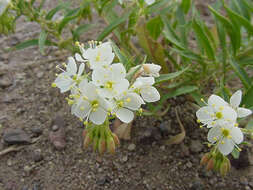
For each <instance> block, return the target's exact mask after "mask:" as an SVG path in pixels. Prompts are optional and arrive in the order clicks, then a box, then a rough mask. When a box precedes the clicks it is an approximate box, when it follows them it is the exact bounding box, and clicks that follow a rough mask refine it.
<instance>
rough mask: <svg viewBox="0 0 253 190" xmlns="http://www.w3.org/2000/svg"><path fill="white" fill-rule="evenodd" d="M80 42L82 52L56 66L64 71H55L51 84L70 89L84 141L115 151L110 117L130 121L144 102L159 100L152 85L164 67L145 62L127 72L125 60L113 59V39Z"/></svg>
mask: <svg viewBox="0 0 253 190" xmlns="http://www.w3.org/2000/svg"><path fill="white" fill-rule="evenodd" d="M77 45H78V47H79V49H80V54H78V53H77V54H75V56H74V57H69V58H68V63H67V64H65V63H64V64H63V66H64V67H65V68H64V69H63V68H61V67H60V66H57V68H58V69H60V70H61V71H62V72H61V73H60V74H56V75H57V78H56V79H55V81H54V83H53V84H52V86H53V87H58V88H59V89H60V91H61V92H62V93H64V92H67V91H70V95H69V97H67V98H66V100H67V101H68V104H69V105H71V113H72V114H74V115H75V116H77V117H78V118H79V119H80V120H81V121H84V124H85V125H86V129H87V130H86V132H85V134H88V135H86V138H85V143H84V145H85V146H87V144H89V143H90V142H91V141H93V142H94V149H98V150H99V152H102V153H103V152H104V149H105V148H103V147H104V146H105V144H108V146H107V148H108V150H109V151H110V152H113V149H115V148H112V147H115V145H113V144H116V145H117V144H118V142H117V141H116V140H115V139H116V138H115V134H113V133H111V132H110V130H108V127H109V122H108V121H109V119H110V118H114V117H117V118H118V119H120V120H121V121H122V122H124V123H130V122H131V121H132V120H133V119H134V113H135V112H136V111H141V105H142V104H145V102H156V101H158V100H159V99H160V94H159V92H158V91H157V89H156V88H155V87H153V85H154V83H155V79H154V77H157V76H159V71H160V69H161V67H160V66H158V65H155V64H143V65H140V66H138V67H135V68H134V72H133V68H132V69H130V70H129V72H128V73H127V71H126V69H125V67H124V65H123V64H122V63H113V60H114V57H115V54H114V52H113V50H112V46H111V43H110V42H105V43H98V42H94V41H91V42H89V47H88V48H86V49H85V48H84V45H83V44H79V43H77ZM77 63H78V64H79V66H78V65H77ZM136 73H138V75H136ZM129 76H132V77H129ZM129 78H130V79H129ZM101 139H104V141H101ZM112 139H114V142H112V141H113V140H112ZM110 149H111V150H110Z"/></svg>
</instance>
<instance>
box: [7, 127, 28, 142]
mask: <svg viewBox="0 0 253 190" xmlns="http://www.w3.org/2000/svg"><path fill="white" fill-rule="evenodd" d="M3 140H4V142H5V143H7V144H9V145H13V144H28V143H31V138H30V137H29V136H28V135H27V134H26V132H25V131H23V130H22V129H9V130H7V131H6V132H5V133H4V135H3Z"/></svg>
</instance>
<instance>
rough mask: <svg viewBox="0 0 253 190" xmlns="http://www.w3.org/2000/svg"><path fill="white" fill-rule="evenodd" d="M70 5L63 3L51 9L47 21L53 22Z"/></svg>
mask: <svg viewBox="0 0 253 190" xmlns="http://www.w3.org/2000/svg"><path fill="white" fill-rule="evenodd" d="M69 5H70V3H69V2H67V3H61V4H60V5H58V6H57V7H55V8H53V9H51V10H50V11H49V12H48V13H47V15H46V17H45V18H46V20H51V19H52V18H53V16H54V15H55V14H56V13H57V12H58V11H60V10H63V9H66V8H67V7H68V6H69Z"/></svg>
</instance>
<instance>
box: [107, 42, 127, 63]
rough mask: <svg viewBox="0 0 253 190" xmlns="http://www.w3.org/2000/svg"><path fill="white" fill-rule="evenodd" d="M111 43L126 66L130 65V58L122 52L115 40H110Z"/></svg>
mask: <svg viewBox="0 0 253 190" xmlns="http://www.w3.org/2000/svg"><path fill="white" fill-rule="evenodd" d="M110 43H111V46H112V48H113V51H114V53H115V54H116V56H117V57H118V58H119V61H120V63H122V64H123V65H124V66H125V67H127V66H128V65H129V60H128V58H127V57H126V56H125V55H124V54H123V53H121V51H120V49H119V48H118V46H117V45H116V44H115V43H114V42H113V41H111V40H110Z"/></svg>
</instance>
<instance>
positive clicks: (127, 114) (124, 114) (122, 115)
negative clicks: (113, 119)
mask: <svg viewBox="0 0 253 190" xmlns="http://www.w3.org/2000/svg"><path fill="white" fill-rule="evenodd" d="M116 116H117V117H118V118H119V119H120V120H121V121H122V122H124V123H130V122H131V121H132V120H133V119H134V113H133V112H132V111H130V110H128V109H126V108H120V109H118V110H117V111H116Z"/></svg>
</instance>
